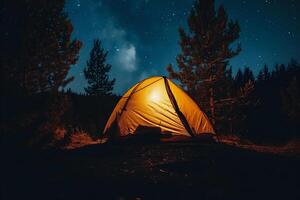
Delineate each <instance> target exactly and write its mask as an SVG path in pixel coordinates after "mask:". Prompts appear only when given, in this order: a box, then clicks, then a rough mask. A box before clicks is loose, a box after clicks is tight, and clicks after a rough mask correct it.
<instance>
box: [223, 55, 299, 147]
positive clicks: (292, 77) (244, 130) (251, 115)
mask: <svg viewBox="0 0 300 200" xmlns="http://www.w3.org/2000/svg"><path fill="white" fill-rule="evenodd" d="M270 69H272V70H270ZM299 78H300V63H298V62H297V61H296V60H291V61H290V62H289V63H288V64H287V65H284V64H281V65H275V66H273V67H272V68H269V67H268V66H267V65H265V66H264V67H263V69H261V70H260V72H259V73H258V75H257V76H256V77H254V76H253V73H252V71H251V70H250V69H249V68H245V70H244V71H243V72H242V71H241V70H239V71H238V72H237V74H236V76H235V77H234V86H235V89H239V88H243V85H245V84H247V83H252V84H253V89H252V91H251V94H250V95H249V96H248V97H247V102H248V103H247V104H244V105H242V106H237V107H236V109H235V111H234V113H236V117H234V118H232V122H231V123H232V126H233V127H232V130H231V132H232V133H235V134H239V135H241V136H243V137H246V138H249V139H252V140H255V141H258V142H276V143H280V142H286V141H287V140H289V139H292V138H299V137H300V134H299V130H300V124H299V122H300V90H299V89H300V81H299ZM229 119H230V118H229Z"/></svg>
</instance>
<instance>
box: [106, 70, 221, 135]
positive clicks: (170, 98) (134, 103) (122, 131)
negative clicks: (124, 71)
mask: <svg viewBox="0 0 300 200" xmlns="http://www.w3.org/2000/svg"><path fill="white" fill-rule="evenodd" d="M113 127H117V129H116V128H113ZM138 127H156V128H158V127H159V128H160V131H161V133H162V134H164V133H171V134H172V135H186V136H195V135H199V134H202V133H212V134H214V133H215V132H214V129H213V127H212V125H211V124H210V122H209V120H208V118H207V116H206V115H205V114H204V113H203V112H202V111H201V110H200V108H199V106H198V105H197V104H196V103H195V102H194V101H193V100H192V98H191V97H189V96H188V94H187V93H185V92H184V91H183V90H182V89H181V88H180V87H178V86H177V85H175V84H174V83H173V82H172V81H171V80H169V79H167V78H166V77H160V76H157V77H151V78H148V79H145V80H143V81H141V82H139V83H137V84H135V85H134V86H133V87H132V88H131V89H129V90H128V91H127V92H126V93H125V94H124V95H123V96H122V98H121V99H120V101H119V102H118V104H117V105H116V107H115V109H114V110H113V112H112V114H111V115H110V117H109V119H108V122H107V123H106V126H105V129H104V134H105V135H106V136H109V134H117V135H118V136H127V135H130V134H135V132H136V130H137V129H138ZM116 130H117V131H116ZM113 132H118V133H113Z"/></svg>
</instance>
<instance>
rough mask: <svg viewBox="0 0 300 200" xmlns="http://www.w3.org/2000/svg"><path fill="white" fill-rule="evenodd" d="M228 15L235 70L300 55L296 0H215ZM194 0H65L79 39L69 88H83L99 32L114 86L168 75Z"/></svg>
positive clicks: (299, 15) (118, 87) (120, 88)
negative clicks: (235, 27)
mask: <svg viewBox="0 0 300 200" xmlns="http://www.w3.org/2000/svg"><path fill="white" fill-rule="evenodd" d="M216 3H217V5H219V4H223V5H224V6H225V8H226V10H227V13H228V15H229V17H230V18H232V19H234V20H238V21H239V23H240V26H241V37H240V39H239V41H238V42H240V43H241V45H242V52H241V53H240V54H239V55H238V56H237V57H235V58H234V59H232V60H231V62H230V65H231V66H232V67H233V70H234V72H235V71H236V70H237V69H238V68H244V67H245V66H249V67H251V68H252V69H253V70H254V72H256V73H257V71H258V70H259V69H260V68H261V67H262V66H263V65H264V64H265V63H266V64H268V65H270V66H273V65H274V64H275V63H287V62H288V61H289V60H290V59H291V58H295V59H299V58H300V23H299V18H300V12H299V9H300V1H299V0H217V1H216ZM192 4H193V0H67V3H66V8H65V10H66V12H67V13H68V15H69V17H70V19H71V21H72V23H73V26H74V32H73V37H75V38H77V39H79V40H81V41H82V42H83V45H84V46H83V48H82V49H81V51H80V58H79V61H78V62H77V64H76V66H74V67H73V68H72V69H71V72H70V74H72V75H74V76H75V80H74V81H73V82H72V83H70V85H69V86H70V87H71V88H72V90H74V91H76V92H83V88H84V86H85V84H86V82H85V80H84V76H83V73H82V71H83V68H84V67H85V63H86V60H87V59H88V58H89V52H90V50H91V48H92V43H93V40H94V39H96V38H99V39H101V40H102V41H103V45H104V48H105V49H107V50H108V51H109V55H108V63H110V64H112V70H111V73H110V75H111V76H112V77H114V78H116V85H115V89H114V92H115V93H117V94H122V93H123V92H124V91H125V90H127V89H128V88H129V87H130V86H132V85H133V84H134V83H136V82H137V81H139V80H141V79H144V78H146V77H148V76H153V75H166V70H165V67H166V65H167V64H168V63H173V64H175V57H176V55H177V54H178V53H179V52H180V48H179V45H178V42H179V35H178V27H179V26H182V27H186V21H187V15H188V12H189V11H190V8H191V6H192Z"/></svg>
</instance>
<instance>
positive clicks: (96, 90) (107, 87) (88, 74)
mask: <svg viewBox="0 0 300 200" xmlns="http://www.w3.org/2000/svg"><path fill="white" fill-rule="evenodd" d="M107 54H108V52H107V51H105V50H104V49H103V47H102V44H101V41H100V40H99V39H97V40H95V41H94V46H93V49H92V50H91V52H90V59H89V60H88V61H87V63H86V65H87V66H86V67H85V69H84V76H85V78H86V79H87V82H88V86H87V87H86V88H85V92H86V93H87V94H88V95H94V96H107V95H111V94H112V93H111V92H112V90H113V85H114V84H115V79H112V80H109V76H108V72H109V71H110V69H111V65H110V64H107V63H106V57H107Z"/></svg>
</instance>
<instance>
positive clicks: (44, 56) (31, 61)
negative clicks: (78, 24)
mask: <svg viewBox="0 0 300 200" xmlns="http://www.w3.org/2000/svg"><path fill="white" fill-rule="evenodd" d="M64 5H65V1H64V0H53V1H48V0H41V1H34V0H28V1H17V0H12V1H11V0H9V1H8V0H5V1H4V2H3V7H2V8H1V19H5V20H3V27H5V28H4V29H3V30H4V31H2V32H1V44H2V45H3V46H2V51H3V52H2V53H1V93H2V94H1V122H0V127H1V143H2V144H8V145H10V144H14V145H17V146H24V145H25V146H38V147H45V146H49V145H52V146H53V145H54V146H56V145H60V143H62V142H66V140H67V139H68V138H69V137H70V136H72V134H76V133H78V132H87V133H88V134H89V135H90V136H91V137H94V136H96V135H98V136H99V135H101V130H102V129H103V126H104V123H105V121H106V119H107V117H108V115H109V114H110V112H111V110H112V109H113V106H114V104H115V103H116V101H117V98H118V97H116V96H114V95H112V93H111V91H112V90H113V85H114V82H115V80H114V79H113V80H110V79H109V77H108V73H109V71H110V68H111V66H110V65H109V64H106V56H107V54H108V53H107V52H106V51H105V50H104V49H103V47H102V45H101V42H100V41H99V40H95V42H94V47H93V49H92V50H91V54H90V59H89V60H88V61H87V64H86V66H85V68H84V71H83V72H84V75H85V78H86V79H87V82H88V86H87V87H86V88H85V91H86V95H78V94H75V93H72V92H71V91H70V90H68V91H66V92H65V90H66V86H67V85H68V83H70V82H71V81H73V79H74V77H72V76H70V74H69V71H70V69H71V67H73V66H74V64H76V62H77V60H78V58H79V51H80V49H81V47H82V45H83V44H82V42H81V41H79V40H77V39H72V37H71V35H72V32H73V26H72V23H71V21H70V19H69V18H68V16H67V13H65V11H64Z"/></svg>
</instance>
